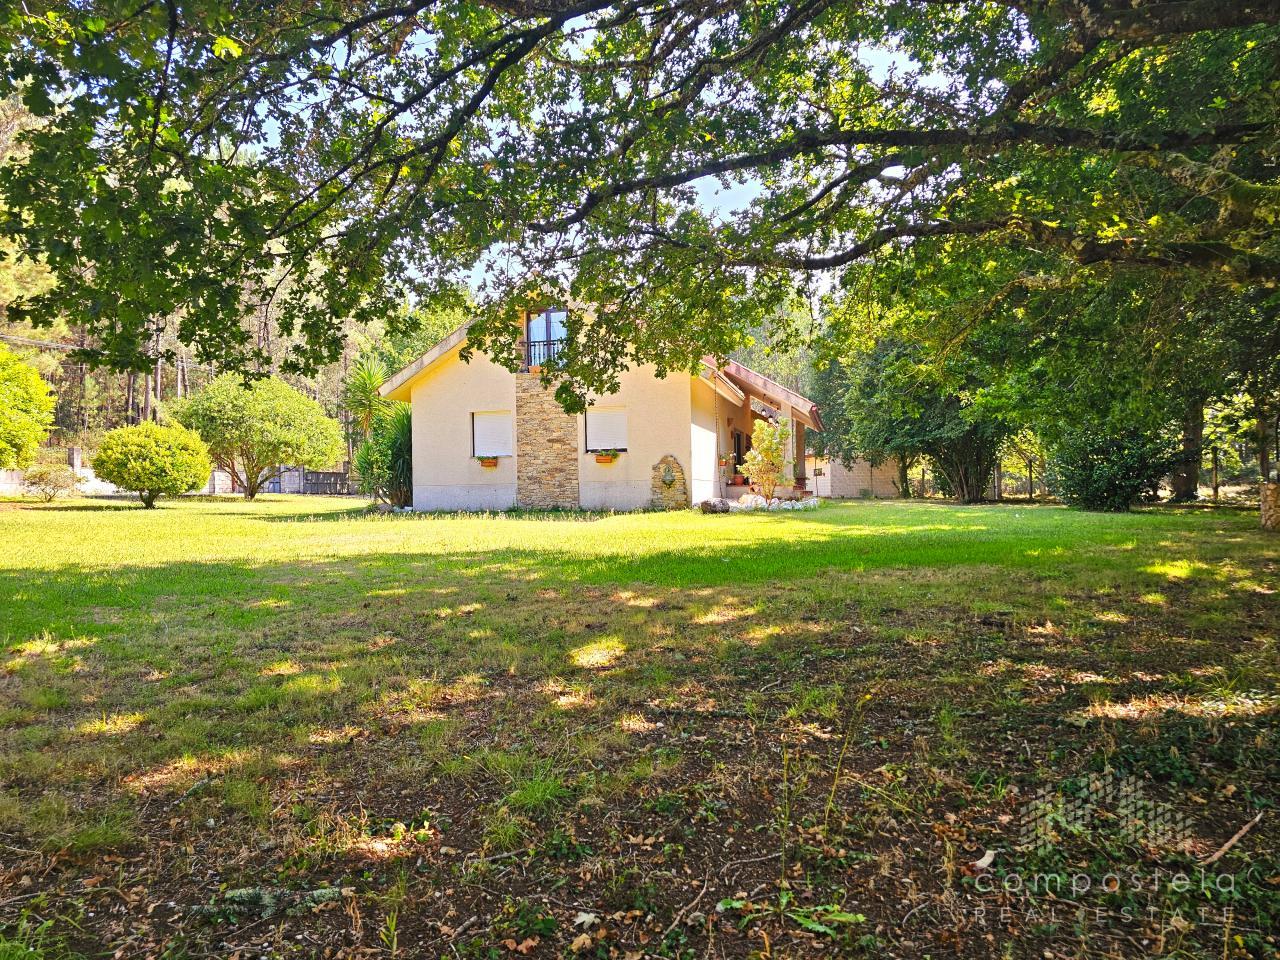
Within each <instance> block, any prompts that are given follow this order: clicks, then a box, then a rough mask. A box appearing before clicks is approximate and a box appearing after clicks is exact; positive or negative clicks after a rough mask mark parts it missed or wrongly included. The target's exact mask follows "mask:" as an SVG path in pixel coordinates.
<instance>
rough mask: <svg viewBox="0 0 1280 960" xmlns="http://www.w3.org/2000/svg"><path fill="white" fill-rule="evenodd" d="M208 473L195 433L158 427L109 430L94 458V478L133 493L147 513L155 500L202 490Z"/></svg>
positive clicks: (204, 452) (206, 452)
mask: <svg viewBox="0 0 1280 960" xmlns="http://www.w3.org/2000/svg"><path fill="white" fill-rule="evenodd" d="M212 469H213V464H212V463H211V462H210V460H209V448H208V447H206V446H205V445H204V441H203V440H201V439H200V438H199V437H198V436H197V435H196V434H194V433H192V432H191V431H190V430H184V429H183V428H182V427H165V426H161V425H160V424H158V423H140V424H138V425H137V426H134V427H120V428H119V429H117V430H112V431H110V432H109V433H107V435H106V436H104V437H103V438H102V445H101V446H100V447H99V448H98V455H97V456H96V457H94V458H93V471H94V473H96V474H97V475H98V476H99V477H101V478H102V479H103V480H106V481H107V482H108V483H114V484H115V485H116V486H117V487H119V488H120V489H122V490H131V491H133V492H135V493H137V494H138V498H139V499H140V500H141V501H142V505H143V506H144V507H147V508H148V509H150V508H152V507H154V506H155V505H156V498H157V497H160V496H166V497H176V496H179V495H180V494H183V493H186V492H187V491H188V490H195V489H196V488H197V487H201V486H203V485H204V484H205V483H206V482H207V481H208V479H209V472H210V471H211V470H212Z"/></svg>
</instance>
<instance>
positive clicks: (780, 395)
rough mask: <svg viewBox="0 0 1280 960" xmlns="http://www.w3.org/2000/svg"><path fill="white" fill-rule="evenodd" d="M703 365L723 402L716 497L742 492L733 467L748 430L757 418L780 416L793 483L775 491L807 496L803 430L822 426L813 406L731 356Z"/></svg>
mask: <svg viewBox="0 0 1280 960" xmlns="http://www.w3.org/2000/svg"><path fill="white" fill-rule="evenodd" d="M704 364H705V369H704V376H706V377H707V379H708V380H709V381H711V384H712V386H713V387H714V388H715V389H716V392H717V394H718V403H719V404H721V405H723V406H722V408H721V409H722V410H723V416H722V417H721V416H717V418H716V419H717V421H718V427H719V430H718V432H719V434H720V435H719V443H718V444H717V446H718V448H719V449H718V454H719V458H720V460H721V462H722V464H723V469H721V471H720V474H721V476H720V482H719V488H720V489H719V495H720V496H722V497H730V498H736V497H738V496H741V495H742V494H743V493H745V492H747V490H748V485H747V484H746V482H745V479H744V478H743V477H741V476H740V475H738V473H737V468H738V467H739V466H741V464H742V462H743V458H744V457H745V456H746V454H747V451H749V450H750V449H751V432H752V430H753V429H754V427H755V423H756V421H757V420H771V421H776V420H779V419H784V420H788V421H790V423H791V441H790V449H789V454H788V457H787V465H786V471H785V473H786V475H787V476H790V477H792V478H793V482H791V483H785V484H780V485H779V487H778V491H777V495H778V496H781V497H787V496H799V495H804V494H811V493H812V492H813V481H812V479H811V478H810V477H809V476H808V469H807V466H806V457H805V447H806V443H807V436H808V431H809V430H821V429H822V416H821V413H820V411H819V410H818V405H817V404H816V403H814V402H813V401H812V400H810V399H808V398H807V397H804V396H801V395H800V394H798V393H796V392H795V391H794V390H790V389H788V388H787V387H784V386H783V385H782V384H780V383H778V382H776V381H774V380H771V379H769V378H768V377H766V376H765V375H764V374H761V373H757V372H756V371H755V370H752V369H751V368H749V367H746V366H743V365H742V364H741V363H738V362H737V361H736V360H729V361H726V362H725V363H724V364H723V365H722V366H717V365H716V364H715V361H714V360H712V359H711V358H707V359H706V360H704ZM735 477H737V482H735V480H734V478H735Z"/></svg>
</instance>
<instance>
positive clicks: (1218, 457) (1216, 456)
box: [1213, 444, 1222, 503]
mask: <svg viewBox="0 0 1280 960" xmlns="http://www.w3.org/2000/svg"><path fill="white" fill-rule="evenodd" d="M1221 464H1222V454H1221V453H1219V452H1218V447H1217V445H1216V444H1215V445H1214V447H1213V502H1214V503H1217V502H1218V470H1219V468H1220V467H1221Z"/></svg>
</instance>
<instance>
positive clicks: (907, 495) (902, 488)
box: [898, 457, 924, 500]
mask: <svg viewBox="0 0 1280 960" xmlns="http://www.w3.org/2000/svg"><path fill="white" fill-rule="evenodd" d="M907 470H908V465H907V458H906V457H899V458H898V496H900V497H902V498H903V499H904V500H910V499H911V477H910V475H909V474H908V472H907ZM923 482H924V481H923V479H922V480H921V483H923Z"/></svg>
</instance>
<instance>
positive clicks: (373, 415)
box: [342, 354, 391, 440]
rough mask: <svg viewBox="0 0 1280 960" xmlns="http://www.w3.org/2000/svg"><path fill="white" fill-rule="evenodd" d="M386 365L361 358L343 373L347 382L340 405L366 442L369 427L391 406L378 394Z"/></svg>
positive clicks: (385, 371)
mask: <svg viewBox="0 0 1280 960" xmlns="http://www.w3.org/2000/svg"><path fill="white" fill-rule="evenodd" d="M387 376H388V374H387V365H386V364H385V363H383V362H382V360H380V359H379V358H378V357H375V356H371V355H369V354H365V355H364V356H361V357H359V358H358V359H357V360H356V362H355V363H354V364H352V366H351V370H350V371H348V373H347V382H346V383H345V384H344V385H343V387H342V405H343V406H344V407H345V408H346V410H347V412H348V413H350V414H351V417H352V419H353V420H354V421H355V424H356V426H357V427H359V429H360V435H361V436H362V437H364V438H365V439H366V440H367V439H369V434H370V433H371V432H372V430H373V424H374V422H375V421H376V420H377V419H378V417H379V416H381V415H382V414H383V413H385V412H386V411H387V410H388V409H389V407H390V404H391V401H390V400H388V399H386V397H384V396H382V394H380V393H379V392H378V389H379V388H380V387H381V386H382V385H383V384H384V383H386V382H387Z"/></svg>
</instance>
